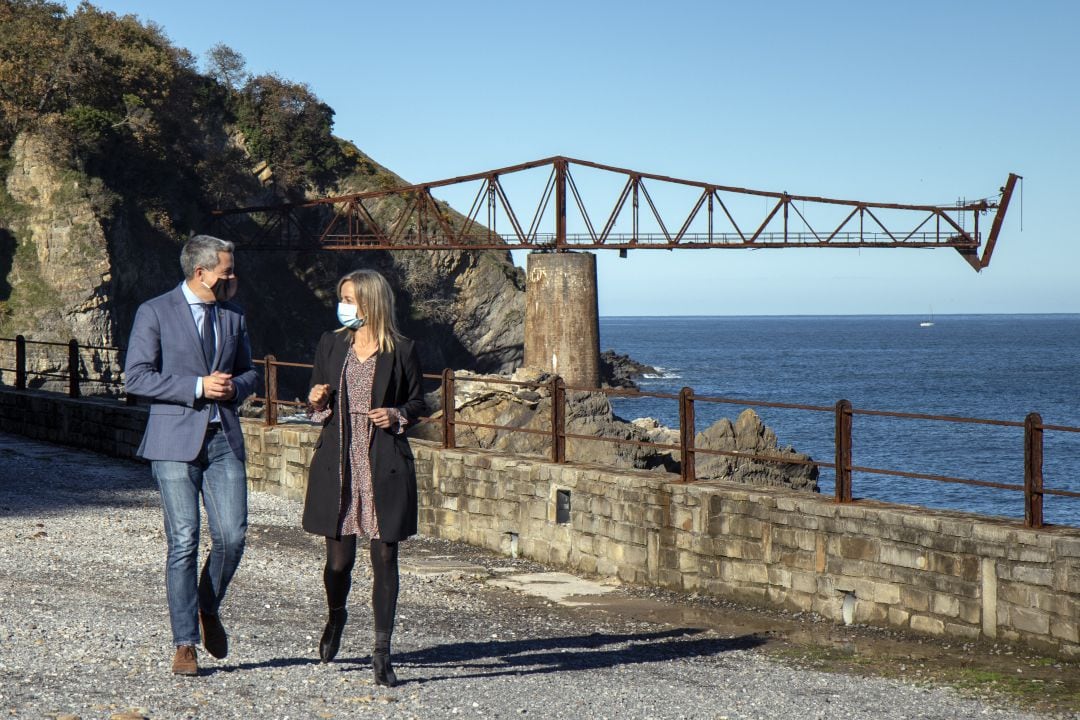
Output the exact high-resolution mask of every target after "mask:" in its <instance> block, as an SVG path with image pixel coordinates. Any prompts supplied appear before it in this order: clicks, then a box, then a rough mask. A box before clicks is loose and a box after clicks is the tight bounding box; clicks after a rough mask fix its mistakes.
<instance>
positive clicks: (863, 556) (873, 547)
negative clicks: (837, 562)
mask: <svg viewBox="0 0 1080 720" xmlns="http://www.w3.org/2000/svg"><path fill="white" fill-rule="evenodd" d="M831 550H832V552H834V553H835V554H837V555H839V556H840V557H842V558H850V559H854V560H869V561H877V559H878V553H879V551H880V550H881V544H880V543H879V541H878V540H875V539H871V538H865V537H841V538H839V539H838V541H837V542H836V544H835V546H834V547H832V548H831Z"/></svg>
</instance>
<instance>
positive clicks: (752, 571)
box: [720, 560, 769, 585]
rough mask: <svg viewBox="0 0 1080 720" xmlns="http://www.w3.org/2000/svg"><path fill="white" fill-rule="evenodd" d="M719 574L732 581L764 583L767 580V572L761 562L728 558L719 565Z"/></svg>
mask: <svg viewBox="0 0 1080 720" xmlns="http://www.w3.org/2000/svg"><path fill="white" fill-rule="evenodd" d="M720 576H721V577H722V578H723V579H724V580H726V581H728V582H734V583H756V584H759V585H765V584H767V583H768V582H769V573H768V570H767V569H766V568H765V566H764V565H762V564H761V563H753V562H742V561H739V560H730V561H728V562H726V563H724V564H723V565H722V566H721V570H720Z"/></svg>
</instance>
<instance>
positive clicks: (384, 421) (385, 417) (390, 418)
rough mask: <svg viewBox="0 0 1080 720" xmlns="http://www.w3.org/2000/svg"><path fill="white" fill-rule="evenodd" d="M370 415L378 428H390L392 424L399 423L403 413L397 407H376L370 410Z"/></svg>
mask: <svg viewBox="0 0 1080 720" xmlns="http://www.w3.org/2000/svg"><path fill="white" fill-rule="evenodd" d="M368 417H369V418H371V422H372V423H373V424H374V425H375V427H377V428H381V429H383V430H386V429H388V428H389V427H390V426H391V425H397V424H398V420H400V418H401V414H400V413H398V410H397V408H374V409H372V410H369V411H368Z"/></svg>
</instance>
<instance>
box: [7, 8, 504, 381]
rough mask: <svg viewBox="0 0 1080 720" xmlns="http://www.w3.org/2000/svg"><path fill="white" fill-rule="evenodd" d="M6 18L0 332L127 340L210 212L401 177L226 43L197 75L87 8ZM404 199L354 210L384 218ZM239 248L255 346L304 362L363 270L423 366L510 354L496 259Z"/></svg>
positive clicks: (136, 30) (158, 44)
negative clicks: (345, 288)
mask: <svg viewBox="0 0 1080 720" xmlns="http://www.w3.org/2000/svg"><path fill="white" fill-rule="evenodd" d="M0 28H3V31H2V33H0V335H11V334H14V333H22V334H25V335H28V336H32V337H34V338H35V339H43V340H44V339H47V340H66V339H68V338H72V337H73V338H76V339H79V340H80V341H83V342H88V343H91V344H98V345H102V344H104V345H116V346H120V347H122V346H123V345H124V344H125V343H126V341H127V333H128V330H129V328H130V326H131V321H132V319H133V316H134V312H135V308H136V307H137V306H138V304H139V303H140V302H142V301H143V300H145V299H147V298H148V297H151V296H153V295H155V294H158V293H160V292H163V291H165V290H167V289H168V288H169V287H171V286H174V285H175V283H176V282H178V281H179V267H178V263H177V253H178V251H179V247H180V245H181V243H182V242H183V240H184V239H185V238H187V237H188V236H189V235H190V234H192V233H195V232H217V233H219V234H222V235H225V236H229V232H228V231H226V230H225V229H224V228H221V227H219V226H216V225H215V223H214V222H213V216H212V215H211V211H212V210H214V209H217V208H228V207H242V206H252V205H258V206H266V205H276V204H280V203H283V202H295V201H297V200H302V199H304V198H310V197H317V196H327V195H336V194H345V193H349V192H359V191H364V190H371V189H385V188H391V187H396V186H399V185H402V184H404V183H403V181H402V179H401V178H400V177H398V176H397V175H395V174H394V173H392V172H390V171H389V170H388V169H386V168H384V167H382V166H381V165H379V164H378V163H376V162H375V161H374V160H372V159H371V158H370V157H368V156H367V155H365V154H364V153H363V152H362V151H361V150H360V149H358V148H357V147H356V146H355V145H353V144H352V143H350V142H347V141H344V140H342V139H340V138H336V137H334V135H333V133H332V131H333V119H334V111H333V109H332V108H330V107H329V106H328V105H326V104H325V103H324V102H322V101H321V100H320V99H319V98H318V97H317V96H316V95H315V93H314V92H313V91H312V89H311V88H310V87H308V86H307V85H305V84H303V83H297V82H292V81H289V80H286V79H283V78H281V77H279V76H277V75H273V74H267V75H254V76H253V75H250V74H249V73H248V72H247V69H246V66H245V62H244V59H243V57H242V56H241V55H240V54H239V53H237V52H236V51H234V50H232V49H231V48H229V47H227V46H224V45H218V46H216V47H214V48H212V49H211V50H210V51H209V52H208V53H207V56H206V57H205V58H203V63H202V69H201V70H200V68H199V63H198V62H197V59H196V58H195V57H194V56H193V55H192V54H191V53H190V52H189V51H187V50H185V49H183V48H178V47H176V46H174V45H173V44H172V43H171V42H170V40H169V39H168V37H167V36H166V34H165V30H164V29H163V28H161V27H158V26H156V25H154V24H153V23H147V22H144V21H140V20H139V19H138V18H136V17H134V16H118V15H116V14H114V13H111V12H105V11H102V10H100V9H98V8H96V7H94V6H93V5H92V4H90V3H88V2H83V3H82V4H80V5H79V6H78V7H77V8H75V9H74V10H72V11H68V10H67V9H66V8H65V7H64V6H63V5H60V4H58V3H55V2H48V1H47V0H0ZM404 207H405V200H404V199H403V198H400V197H393V198H383V199H380V200H378V201H373V202H372V203H371V205H370V207H369V208H368V209H369V211H370V212H372V214H373V215H374V216H375V217H376V218H379V220H380V222H381V221H382V220H383V219H392V218H394V217H397V215H398V214H399V213H400V212H401V211H402V209H403V208H404ZM443 207H444V209H446V210H449V209H448V208H446V206H445V204H443ZM324 212H332V209H331V208H327V209H326V210H325V211H324ZM449 213H450V215H451V217H450V222H451V224H453V225H456V226H458V227H460V223H461V222H462V218H461V216H459V215H456V214H454V213H453V212H452V211H449ZM312 221H313V222H315V221H316V220H315V219H314V218H313V219H312ZM249 229H250V228H249ZM253 234H254V233H253ZM311 242H312V243H314V241H311ZM238 250H239V252H238V267H239V269H240V271H241V273H242V278H243V281H242V283H241V291H240V297H239V300H240V302H241V303H242V304H244V305H245V307H247V309H248V316H249V321H250V326H251V328H252V338H253V343H254V346H255V347H254V350H255V352H256V353H257V354H260V355H261V354H264V353H274V354H275V355H277V356H278V357H279V358H285V359H291V360H303V359H306V358H307V357H308V356H309V355H310V351H311V348H312V347H313V346H314V340H315V339H317V337H318V332H320V331H321V329H322V328H324V327H325V326H326V321H327V320H331V321H332V318H333V314H332V302H333V298H332V294H333V286H334V282H335V280H336V278H337V277H339V276H340V275H341V274H343V273H344V272H346V271H348V270H351V269H354V268H356V267H358V266H359V267H362V266H367V267H375V268H377V269H379V270H381V271H382V272H384V273H385V274H386V275H387V277H388V278H390V280H391V282H392V283H394V285H395V286H396V287H397V288H398V289H399V295H400V297H399V300H400V302H401V304H402V307H403V309H404V308H408V309H407V310H405V311H404V312H403V318H402V320H403V321H404V323H405V330H406V332H408V333H410V334H412V335H413V336H416V337H425V338H427V339H428V340H429V342H428V343H426V349H427V352H428V360H429V362H428V363H427V364H428V365H429V366H430V367H432V368H434V369H441V368H442V367H443V366H445V364H452V365H454V366H456V367H466V368H470V369H477V370H498V369H502V368H506V367H513V366H514V364H515V362H516V361H517V360H519V359H520V356H521V347H520V344H521V338H522V331H521V327H520V322H517V321H515V320H514V318H516V317H517V315H520V312H519V310H520V309H521V308H520V307H519V306H522V305H523V298H522V297H521V295H522V293H521V287H522V282H521V279H520V278H518V277H517V276H516V272H517V271H515V269H514V268H513V265H512V263H511V262H510V259H509V254H508V253H505V252H503V253H498V252H493V251H492V252H485V253H469V252H442V253H425V252H399V253H386V252H354V253H344V252H337V253H326V252H319V250H320V248H319V247H318V245H316V244H312V246H311V247H310V249H307V248H305V249H304V250H302V251H289V252H283V251H256V248H255V247H254V246H250V247H249V246H246V245H244V244H241V245H240V246H239V247H238ZM463 278H467V279H468V281H467V282H466V281H465V279H463ZM470 294H471V296H469V295H470Z"/></svg>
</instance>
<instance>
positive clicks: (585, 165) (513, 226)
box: [213, 156, 1019, 271]
mask: <svg viewBox="0 0 1080 720" xmlns="http://www.w3.org/2000/svg"><path fill="white" fill-rule="evenodd" d="M545 171H546V175H547V180H546V182H544V183H543V184H542V185H541V184H540V183H539V182H534V183H533V184H532V186H531V188H530V189H529V190H527V191H525V192H524V193H522V192H521V191H520V189H519V190H518V191H517V192H511V191H510V190H509V189H508V183H507V181H506V180H507V178H512V177H514V176H517V175H523V174H527V173H530V172H532V173H536V172H540V173H545ZM585 173H592V177H591V178H590V179H591V180H596V178H597V177H599V178H600V179H601V180H602V181H604V182H607V183H608V185H609V186H612V187H616V188H621V189H620V190H619V191H618V195H617V198H616V199H615V201H614V203H613V204H608V203H610V201H606V202H604V203H600V202H598V201H596V199H595V198H594V197H592V196H591V195H589V193H588V192H586V191H584V190H583V189H582V187H580V186H579V182H578V181H577V180H575V177H576V176H577V175H579V174H585ZM542 176H543V175H541V176H540V177H542ZM534 177H535V175H534ZM1018 179H1019V176H1018V175H1015V174H1010V175H1009V176H1008V179H1007V180H1006V182H1005V185H1004V186H1003V187H1002V188H1001V194H1000V196H999V197H998V198H997V199H995V200H989V199H986V200H979V201H976V202H971V203H956V204H955V205H911V204H901V203H882V202H865V201H861V200H840V199H836V198H826V197H817V196H811V195H792V194H788V193H784V192H770V191H763V190H752V189H748V188H741V187H733V186H727V185H717V184H714V183H705V182H698V181H694V180H684V179H680V178H674V177H669V176H665V175H657V174H654V173H646V172H638V171H634V170H628V169H625V168H619V167H614V166H610V165H603V164H600V163H595V162H590V161H587V160H577V159H574V158H568V157H563V156H557V157H551V158H545V159H543V160H536V161H534V162H529V163H522V164H520V165H513V166H509V167H504V168H498V169H495V170H489V171H486V172H481V173H474V174H471V175H462V176H459V177H453V178H447V179H444V180H436V181H432V182H426V183H418V184H415V185H405V186H401V187H394V188H388V189H379V190H369V191H365V192H359V193H353V194H349V195H342V196H338V197H330V198H322V199H317V200H311V201H306V202H301V203H290V204H281V205H270V206H258V207H245V208H235V209H231V210H217V211H214V213H213V215H214V218H215V220H216V223H217V232H219V234H223V235H225V236H227V237H230V238H232V239H234V240H236V241H237V242H239V243H241V244H242V245H244V246H245V247H247V248H251V249H260V248H262V249H311V248H317V249H324V250H485V249H500V250H555V251H566V250H594V249H615V250H621V251H626V250H631V249H634V250H641V249H661V250H674V249H703V248H727V249H735V248H741V249H754V248H785V247H831V248H869V247H892V248H896V247H912V248H941V247H951V248H954V249H955V250H956V251H957V252H959V253H960V255H961V256H962V257H963V258H964V259H965V260H966V261H967V262H968V263H969V264H970V265H971V266H972V267H973V268H974V269H975V270H976V271H979V270H981V269H983V268H985V267H986V266H987V265H989V264H990V256H991V254H992V253H993V250H994V246H995V244H996V243H997V239H998V236H999V235H1000V233H1001V228H1002V221H1003V220H1004V217H1005V212H1006V210H1007V208H1008V206H1009V200H1010V199H1011V197H1012V193H1013V190H1014V188H1015V186H1016V181H1017V180H1018ZM457 186H460V187H461V188H463V189H470V190H471V186H476V187H477V190H476V194H475V196H474V199H473V202H472V205H471V207H470V209H469V211H468V213H466V214H459V213H455V212H453V211H452V210H450V208H449V206H448V205H447V204H446V203H445V202H443V201H440V200H437V199H436V198H435V196H434V195H433V194H432V191H433V190H437V189H445V188H452V187H457ZM538 188H539V189H538ZM670 192H679V193H682V194H683V195H684V196H685V197H686V198H688V200H689V201H690V202H689V203H688V204H690V205H691V208H690V210H689V212H688V213H687V214H686V215H681V214H672V212H671V211H667V212H661V210H660V207H659V203H657V202H656V201H655V200H654V194H656V193H670ZM522 195H524V197H522ZM757 198H760V199H761V200H762V202H763V203H764V208H763V210H759V211H751V212H750V213H748V212H747V210H746V206H747V202H746V201H747V200H748V199H754V202H755V203H756V199H757ZM552 201H554V203H553V205H552ZM739 203H742V206H741V207H737V206H738V205H739ZM807 206H809V209H808V207H807ZM524 208H527V209H528V214H522V212H521V211H522V209H524ZM549 208H550V210H549ZM815 208H818V209H821V211H822V212H823V213H824V214H829V212H830V211H831V212H832V213H836V215H835V216H834V217H832V218H831V219H829V220H827V221H824V222H822V221H820V220H817V219H815V220H814V221H813V222H812V221H811V216H812V215H813V211H814V209H815ZM598 211H599V214H598ZM991 211H994V216H993V222H992V224H991V227H990V233H989V235H988V236H987V238H986V242H985V244H982V238H981V236H980V231H979V220H980V216H981V215H984V214H986V213H989V212H991ZM759 212H763V213H764V215H763V216H761V215H758V214H757V213H759ZM570 213H574V214H575V215H576V220H577V225H579V226H581V227H583V228H584V232H577V233H569V232H567V217H568V214H570ZM748 214H749V215H750V218H749V220H748V219H747V215H748ZM530 216H531V220H530V221H529V222H528V223H526V222H525V220H526V219H528V218H529V217H530ZM593 217H598V218H604V220H603V223H602V224H600V223H594V222H593ZM545 222H546V223H547V229H546V231H545V229H544V226H545ZM500 224H501V225H502V227H504V228H505V227H506V226H507V225H509V228H508V229H506V230H503V231H499V230H498V227H499V226H500ZM980 247H981V248H982V254H981V255H980V254H979V249H980Z"/></svg>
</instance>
